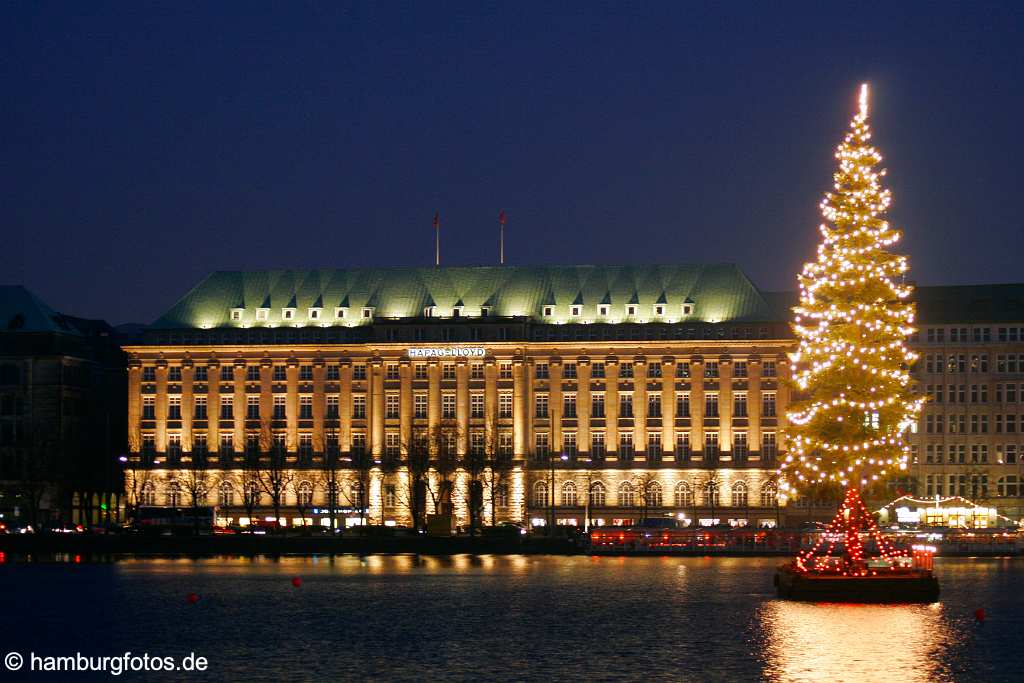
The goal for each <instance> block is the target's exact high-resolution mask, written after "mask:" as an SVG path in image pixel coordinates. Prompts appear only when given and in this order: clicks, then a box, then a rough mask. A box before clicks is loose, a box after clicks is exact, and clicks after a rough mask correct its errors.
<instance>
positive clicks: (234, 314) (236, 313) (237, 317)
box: [231, 308, 245, 323]
mask: <svg viewBox="0 0 1024 683" xmlns="http://www.w3.org/2000/svg"><path fill="white" fill-rule="evenodd" d="M243 313H245V309H244V308H232V309H231V320H232V322H236V323H237V322H239V321H241V319H242V314H243Z"/></svg>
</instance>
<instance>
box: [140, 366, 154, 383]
mask: <svg viewBox="0 0 1024 683" xmlns="http://www.w3.org/2000/svg"><path fill="white" fill-rule="evenodd" d="M142 381H143V382H155V381H156V368H155V367H153V366H152V365H147V366H145V367H144V368H142Z"/></svg>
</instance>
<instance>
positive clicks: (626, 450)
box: [618, 432, 633, 462]
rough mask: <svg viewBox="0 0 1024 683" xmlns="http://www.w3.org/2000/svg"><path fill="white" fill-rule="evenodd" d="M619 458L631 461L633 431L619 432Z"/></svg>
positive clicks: (623, 460)
mask: <svg viewBox="0 0 1024 683" xmlns="http://www.w3.org/2000/svg"><path fill="white" fill-rule="evenodd" d="M618 456H619V460H620V461H621V462H632V461H633V432H620V433H619V453H618Z"/></svg>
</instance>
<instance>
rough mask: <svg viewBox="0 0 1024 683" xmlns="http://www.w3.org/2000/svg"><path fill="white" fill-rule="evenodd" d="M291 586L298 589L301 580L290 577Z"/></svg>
mask: <svg viewBox="0 0 1024 683" xmlns="http://www.w3.org/2000/svg"><path fill="white" fill-rule="evenodd" d="M292 585H293V586H295V587H296V588H298V587H299V586H301V585H302V579H300V578H299V577H297V576H293V577H292Z"/></svg>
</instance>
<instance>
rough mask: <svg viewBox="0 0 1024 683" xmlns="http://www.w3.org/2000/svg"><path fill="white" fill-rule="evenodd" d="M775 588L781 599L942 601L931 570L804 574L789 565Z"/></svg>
mask: <svg viewBox="0 0 1024 683" xmlns="http://www.w3.org/2000/svg"><path fill="white" fill-rule="evenodd" d="M775 587H776V589H777V590H778V594H779V597H780V598H785V599H787V600H804V601H811V602H857V603H875V604H897V603H929V602H936V601H937V600H938V599H939V581H938V579H936V578H935V575H934V574H932V572H931V570H928V569H880V570H878V571H877V572H875V573H871V572H869V573H868V574H867V575H866V576H849V575H846V574H842V573H830V572H821V573H819V572H814V571H800V570H798V569H796V568H795V567H794V565H793V563H789V564H785V565H782V566H781V567H779V569H778V571H777V572H776V573H775Z"/></svg>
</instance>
